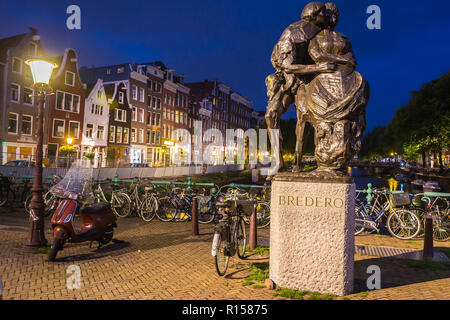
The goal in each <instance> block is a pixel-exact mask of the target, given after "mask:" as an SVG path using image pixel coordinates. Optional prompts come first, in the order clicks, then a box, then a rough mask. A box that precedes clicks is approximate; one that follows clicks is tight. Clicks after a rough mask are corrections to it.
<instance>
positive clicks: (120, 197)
mask: <svg viewBox="0 0 450 320" xmlns="http://www.w3.org/2000/svg"><path fill="white" fill-rule="evenodd" d="M101 184H102V182H101V181H98V182H97V189H96V190H94V196H95V198H96V199H97V200H99V201H100V202H108V203H109V204H110V205H111V209H112V210H113V212H114V213H115V214H116V215H117V216H118V217H120V218H125V217H127V216H128V215H129V214H130V213H131V199H130V197H129V196H128V195H127V194H126V193H125V192H123V191H122V189H115V188H114V186H113V188H112V190H111V198H110V199H107V198H106V196H105V193H104V192H103V188H102V186H101Z"/></svg>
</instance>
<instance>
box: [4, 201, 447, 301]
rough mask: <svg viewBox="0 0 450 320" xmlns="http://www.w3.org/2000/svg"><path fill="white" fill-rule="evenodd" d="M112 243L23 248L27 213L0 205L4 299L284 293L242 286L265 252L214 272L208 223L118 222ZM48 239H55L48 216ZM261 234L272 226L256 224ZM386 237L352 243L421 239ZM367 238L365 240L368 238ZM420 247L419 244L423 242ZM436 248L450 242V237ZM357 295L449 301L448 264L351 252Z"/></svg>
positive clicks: (256, 296)
mask: <svg viewBox="0 0 450 320" xmlns="http://www.w3.org/2000/svg"><path fill="white" fill-rule="evenodd" d="M118 224H119V228H117V229H116V233H115V236H114V238H115V239H119V240H123V241H124V242H123V243H112V244H110V245H108V246H105V247H103V248H101V249H99V250H97V249H96V248H94V247H93V248H89V246H88V243H81V244H66V246H65V248H64V250H63V251H62V252H59V253H58V260H57V261H56V262H54V263H50V262H47V261H46V259H47V257H46V255H45V254H41V253H30V252H27V251H25V250H24V249H23V244H24V243H25V241H26V237H27V228H28V223H27V216H26V215H25V214H24V213H23V212H21V211H20V210H16V212H9V211H8V210H7V209H4V208H0V276H1V277H2V279H3V283H4V292H3V299H69V300H71V299H133V300H134V299H214V300H216V299H217V300H222V299H232V300H235V299H236V300H237V299H251V300H260V299H284V298H282V297H274V295H273V294H274V291H273V290H269V289H266V288H253V287H252V286H243V285H242V283H243V282H244V281H245V277H246V276H247V275H248V274H249V272H250V271H249V264H250V263H252V262H262V263H268V254H267V253H266V254H262V255H256V254H252V255H250V256H249V257H248V259H247V260H239V259H238V258H233V259H232V260H231V264H230V269H229V270H228V272H227V275H226V276H225V277H219V276H218V275H217V274H216V272H215V268H214V262H213V259H212V257H211V242H212V236H213V234H212V233H213V227H212V225H200V233H201V235H200V236H198V237H193V236H191V235H190V234H191V225H190V223H189V222H183V223H163V222H160V221H152V222H150V223H148V224H144V223H142V222H141V221H140V220H139V219H138V218H136V217H131V218H126V219H120V220H119V223H118ZM46 228H47V230H46V231H47V240H49V242H50V241H52V235H51V232H50V230H49V223H48V220H46ZM258 231H259V235H260V236H262V237H268V236H269V229H268V228H267V229H264V230H258ZM396 240H397V239H392V238H390V237H377V236H375V235H363V236H358V237H357V238H356V243H357V244H370V245H379V246H390V247H402V246H403V248H406V249H420V246H421V241H422V240H420V239H418V240H414V241H411V242H405V241H400V240H398V241H399V242H397V241H396ZM366 242H368V243H366ZM422 245H423V244H422ZM436 246H441V247H444V248H450V243H439V244H436ZM74 264H75V265H78V266H79V267H80V268H81V281H82V282H81V289H79V290H69V289H67V285H66V281H67V278H68V277H69V276H70V275H69V274H67V273H66V271H67V268H68V267H69V266H70V265H74ZM373 264H376V265H378V266H380V269H381V287H382V289H380V290H375V291H370V292H367V289H365V288H366V287H365V282H366V279H367V277H368V275H367V274H366V270H367V267H368V266H369V265H373ZM355 289H356V291H355V293H354V294H352V295H349V296H348V298H350V299H450V268H449V267H448V265H447V266H446V267H444V268H443V269H440V270H431V269H419V268H416V267H412V266H411V265H410V261H409V260H404V259H402V260H400V259H394V258H389V257H387V258H385V257H383V258H380V257H370V256H361V255H356V256H355Z"/></svg>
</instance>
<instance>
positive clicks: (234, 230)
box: [211, 200, 254, 276]
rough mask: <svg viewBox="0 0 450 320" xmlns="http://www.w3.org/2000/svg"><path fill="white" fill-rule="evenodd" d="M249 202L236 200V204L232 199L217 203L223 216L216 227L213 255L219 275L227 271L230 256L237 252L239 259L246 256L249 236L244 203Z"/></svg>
mask: <svg viewBox="0 0 450 320" xmlns="http://www.w3.org/2000/svg"><path fill="white" fill-rule="evenodd" d="M244 202H245V204H244ZM248 202H249V201H248V200H236V201H234V204H233V203H231V202H230V201H223V202H220V201H219V202H217V203H216V207H217V208H218V210H219V211H220V212H221V214H222V216H223V218H222V219H221V220H220V222H219V223H218V224H217V225H216V226H215V227H214V238H213V243H212V249H211V255H212V256H213V257H214V264H215V267H216V272H217V274H218V275H219V276H223V275H225V273H226V272H227V269H228V263H229V259H230V257H233V256H234V255H235V254H236V253H237V255H238V257H239V259H244V258H245V251H246V248H247V236H246V231H245V222H244V219H243V216H244V213H243V211H242V205H247V204H248ZM253 203H254V202H253Z"/></svg>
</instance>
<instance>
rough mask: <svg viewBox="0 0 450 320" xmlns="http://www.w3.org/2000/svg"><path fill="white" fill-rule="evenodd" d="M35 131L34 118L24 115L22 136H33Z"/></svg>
mask: <svg viewBox="0 0 450 320" xmlns="http://www.w3.org/2000/svg"><path fill="white" fill-rule="evenodd" d="M32 130H33V117H32V116H27V115H25V114H23V115H22V134H23V135H25V136H31V133H32Z"/></svg>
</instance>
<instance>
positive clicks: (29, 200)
mask: <svg viewBox="0 0 450 320" xmlns="http://www.w3.org/2000/svg"><path fill="white" fill-rule="evenodd" d="M31 198H33V194H32V193H31V194H29V195H28V197H27V198H26V199H25V201H24V203H23V206H24V207H25V212H26V213H30V208H29V207H30V203H31Z"/></svg>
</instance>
